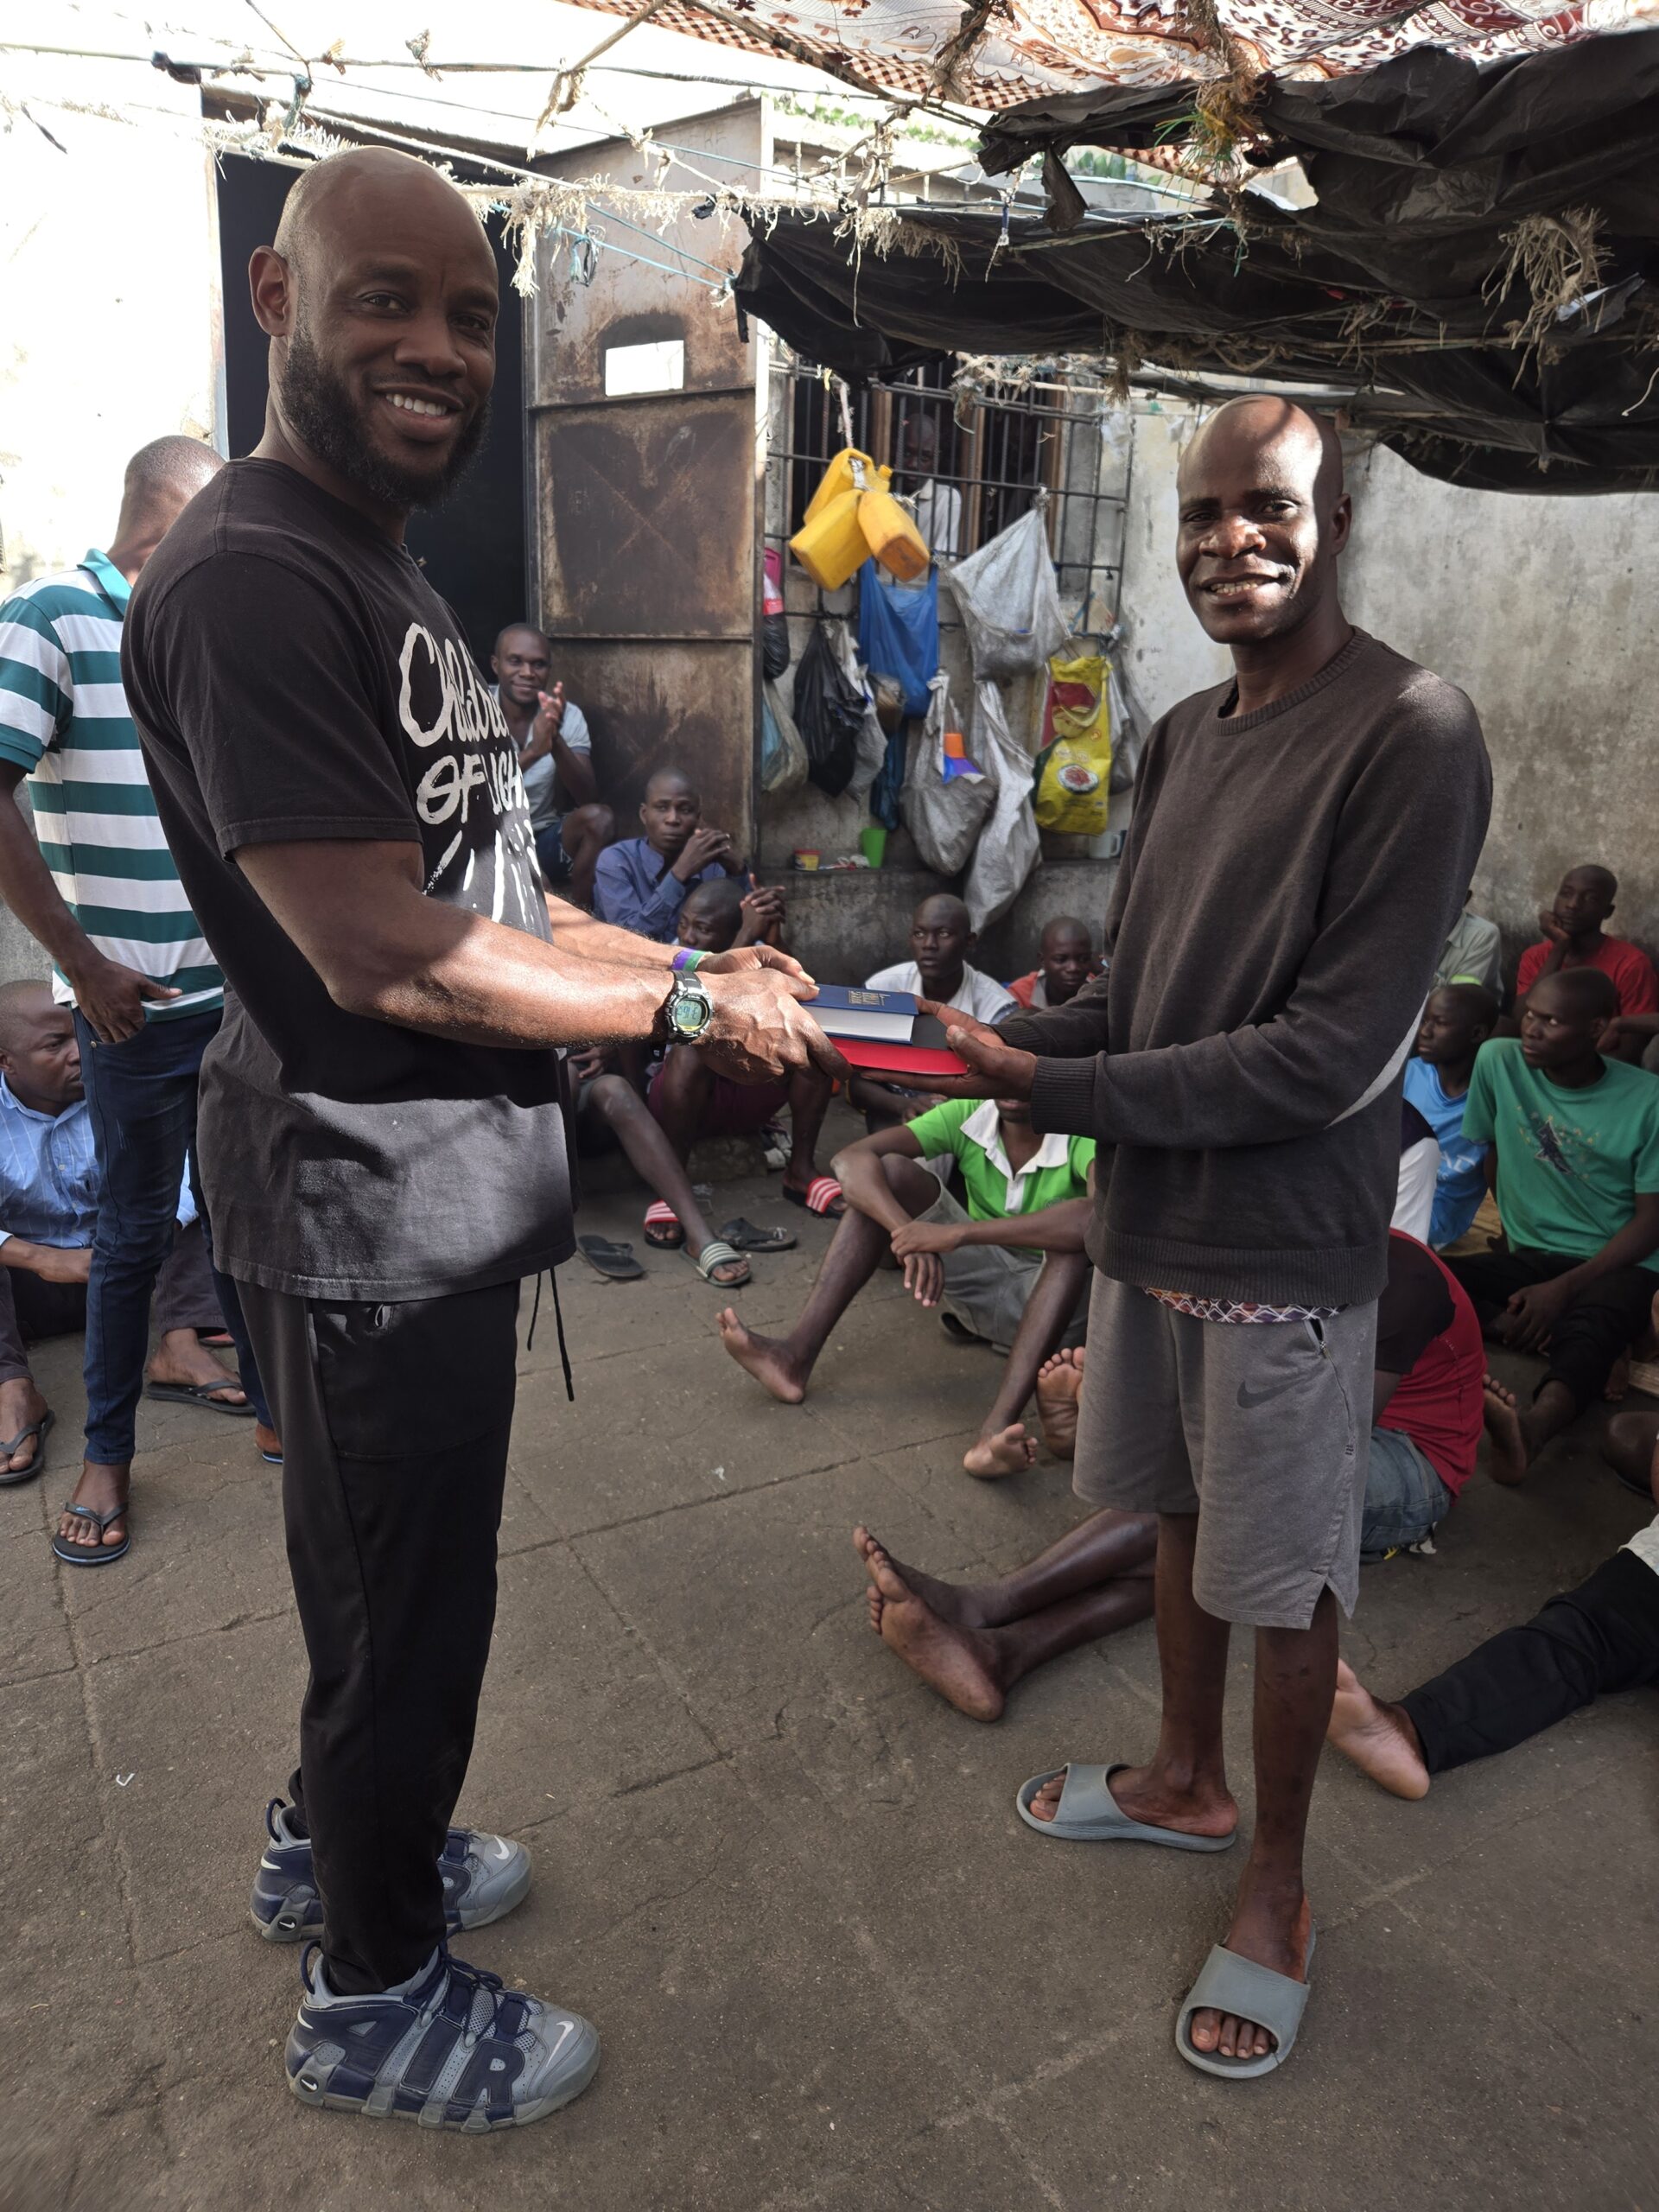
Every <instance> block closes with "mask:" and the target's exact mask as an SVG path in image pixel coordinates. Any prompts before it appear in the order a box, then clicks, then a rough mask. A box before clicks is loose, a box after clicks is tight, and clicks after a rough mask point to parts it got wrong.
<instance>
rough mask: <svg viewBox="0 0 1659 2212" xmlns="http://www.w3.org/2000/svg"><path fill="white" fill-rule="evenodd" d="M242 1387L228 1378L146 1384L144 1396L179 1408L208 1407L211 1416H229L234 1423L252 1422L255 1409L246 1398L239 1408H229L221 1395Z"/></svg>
mask: <svg viewBox="0 0 1659 2212" xmlns="http://www.w3.org/2000/svg"><path fill="white" fill-rule="evenodd" d="M241 1388H242V1385H241V1384H240V1383H238V1382H236V1381H235V1380H233V1378H232V1376H228V1375H227V1376H226V1377H225V1380H224V1381H223V1382H222V1383H145V1385H144V1395H145V1396H146V1397H147V1398H160V1399H162V1400H163V1401H165V1402H168V1403H169V1404H172V1405H177V1406H206V1407H207V1410H208V1412H209V1413H210V1414H229V1415H230V1416H231V1418H232V1421H251V1420H252V1419H253V1408H252V1406H251V1403H250V1402H249V1401H248V1400H247V1399H246V1398H244V1399H243V1401H242V1402H241V1404H240V1405H239V1406H227V1405H226V1402H225V1401H224V1400H223V1398H221V1397H220V1396H219V1392H220V1391H221V1390H239V1389H241Z"/></svg>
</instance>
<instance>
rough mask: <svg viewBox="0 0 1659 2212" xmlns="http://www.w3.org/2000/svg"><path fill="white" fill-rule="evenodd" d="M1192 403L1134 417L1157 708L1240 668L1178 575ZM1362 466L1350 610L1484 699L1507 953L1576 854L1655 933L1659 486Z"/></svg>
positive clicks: (1147, 688) (1142, 638)
mask: <svg viewBox="0 0 1659 2212" xmlns="http://www.w3.org/2000/svg"><path fill="white" fill-rule="evenodd" d="M1195 419H1196V418H1195V417H1194V416H1192V413H1191V412H1190V411H1189V410H1186V409H1185V408H1182V407H1179V406H1175V405H1173V404H1171V403H1168V402H1164V403H1161V404H1149V403H1145V402H1142V403H1138V404H1137V405H1136V409H1135V449H1134V450H1135V457H1134V469H1133V475H1132V480H1131V497H1130V508H1129V528H1128V548H1127V551H1126V555H1125V569H1126V575H1125V604H1126V606H1127V608H1128V615H1129V620H1130V623H1131V625H1132V639H1133V642H1132V645H1131V649H1130V652H1129V653H1128V670H1129V673H1130V676H1131V678H1132V681H1133V682H1134V684H1135V690H1136V693H1137V696H1139V698H1140V700H1141V704H1142V705H1143V706H1144V707H1145V708H1146V709H1147V712H1148V713H1149V714H1152V715H1159V714H1161V713H1162V712H1163V711H1164V710H1165V709H1166V708H1167V707H1170V706H1172V705H1173V704H1174V702H1176V701H1177V700H1178V699H1180V698H1182V697H1184V696H1185V695H1186V694H1187V693H1188V692H1191V691H1194V690H1199V689H1201V688H1202V687H1203V686H1205V685H1206V684H1210V683H1217V682H1219V681H1220V680H1221V678H1222V677H1223V676H1224V674H1225V672H1226V667H1227V663H1226V657H1225V655H1224V653H1222V652H1219V651H1218V650H1217V648H1216V647H1215V646H1213V645H1211V644H1210V643H1209V642H1208V640H1207V639H1205V636H1204V634H1203V632H1201V631H1200V630H1199V628H1198V624H1197V622H1196V621H1195V620H1194V619H1193V617H1192V614H1191V613H1190V612H1189V611H1188V608H1187V606H1186V601H1185V597H1184V595H1183V594H1182V592H1181V589H1180V587H1179V583H1178V582H1177V581H1176V576H1175V554H1174V543H1175V483H1174V476H1175V465H1176V462H1177V461H1178V459H1179V452H1180V448H1181V445H1182V444H1183V442H1185V438H1186V437H1187V436H1188V435H1190V434H1191V430H1192V424H1193V422H1194V420H1195ZM1349 482H1350V486H1351V490H1352V493H1353V499H1354V534H1353V538H1352V540H1351V543H1350V546H1349V550H1348V552H1347V554H1346V556H1345V557H1344V564H1343V569H1344V578H1343V582H1344V599H1345V602H1346V605H1347V608H1348V612H1349V613H1350V614H1351V617H1352V618H1353V620H1355V621H1356V622H1358V623H1360V624H1361V625H1363V627H1364V628H1366V629H1368V630H1370V631H1372V632H1374V633H1375V634H1376V635H1377V636H1378V637H1381V638H1383V639H1386V640H1387V641H1388V643H1389V645H1394V646H1395V647H1396V648H1397V649H1398V650H1399V651H1400V652H1403V653H1408V654H1409V655H1410V656H1411V658H1413V659H1414V660H1418V661H1421V662H1422V663H1423V664H1424V665H1425V666H1427V667H1429V668H1432V669H1433V670H1435V671H1436V672H1437V673H1438V674H1440V675H1441V676H1444V677H1446V678H1447V679H1448V680H1449V681H1451V682H1452V683H1458V684H1460V685H1461V686H1462V687H1463V689H1464V690H1465V691H1467V692H1468V694H1469V696H1470V697H1471V699H1472V700H1473V701H1474V702H1475V705H1476V708H1477V709H1478V711H1479V714H1480V717H1481V721H1482V723H1483V725H1484V729H1485V732H1486V742H1487V745H1488V747H1489V748H1490V750H1491V756H1492V768H1493V777H1494V787H1495V789H1494V803H1493V809H1492V826H1491V833H1490V835H1489V836H1488V839H1487V842H1486V849H1485V851H1484V854H1483V855H1482V857H1481V861H1480V866H1479V868H1478V871H1477V873H1476V877H1475V904H1476V906H1477V907H1478V909H1479V910H1480V911H1481V912H1484V913H1487V914H1490V915H1491V917H1492V918H1493V919H1494V920H1495V921H1497V923H1498V924H1499V925H1500V927H1501V928H1502V929H1503V933H1504V938H1505V943H1506V950H1507V952H1508V957H1509V962H1510V966H1511V967H1512V966H1513V963H1514V960H1515V957H1516V953H1517V951H1518V950H1519V949H1520V946H1521V945H1522V944H1525V943H1529V942H1531V941H1532V940H1533V939H1534V938H1535V937H1536V936H1537V934H1538V932H1537V927H1536V921H1535V916H1536V910H1537V908H1538V906H1539V905H1540V904H1541V902H1542V901H1544V900H1546V899H1548V896H1549V894H1550V893H1553V891H1554V887H1555V885H1556V883H1557V881H1558V880H1559V879H1560V875H1561V874H1562V873H1563V871H1564V870H1565V869H1566V868H1569V867H1571V866H1572V865H1573V863H1574V862H1575V861H1588V860H1595V861H1602V862H1604V863H1605V865H1606V866H1608V867H1610V868H1613V869H1614V870H1615V871H1616V872H1617V873H1618V876H1619V878H1620V880H1621V884H1622V890H1621V893H1620V898H1619V908H1618V917H1617V920H1616V923H1615V926H1616V928H1618V930H1619V931H1620V932H1621V933H1622V934H1624V935H1626V936H1629V937H1631V938H1636V939H1637V941H1638V942H1640V943H1642V944H1645V945H1646V947H1647V948H1648V950H1649V951H1653V950H1656V948H1659V780H1656V778H1655V776H1654V774H1653V772H1652V765H1651V764H1652V759H1653V734H1652V733H1653V728H1654V720H1655V714H1656V706H1655V702H1656V699H1659V632H1656V629H1655V628H1654V626H1652V624H1651V618H1650V616H1648V615H1644V614H1643V607H1644V605H1645V604H1646V603H1647V598H1648V590H1647V588H1646V587H1647V585H1648V580H1649V579H1650V578H1651V577H1652V576H1653V575H1655V573H1656V571H1659V499H1653V498H1651V497H1648V498H1643V497H1641V496H1639V495H1630V496H1628V497H1624V496H1621V497H1608V498H1603V499H1549V498H1531V497H1525V496H1520V495H1513V494H1507V495H1506V494H1503V493H1489V492H1467V491H1460V490H1457V489H1454V488H1453V487H1452V486H1450V485H1446V484H1441V483H1439V482H1437V481H1436V480H1433V478H1431V477H1427V476H1422V475H1420V474H1418V473H1417V471H1416V470H1415V469H1413V468H1411V467H1408V466H1407V464H1406V463H1405V462H1404V461H1400V460H1398V459H1397V458H1396V457H1395V455H1394V454H1390V453H1387V452H1383V451H1382V450H1380V449H1378V450H1374V451H1372V452H1370V453H1369V454H1365V455H1364V456H1363V457H1362V458H1361V459H1359V460H1358V461H1355V462H1353V463H1352V464H1351V467H1350V472H1349Z"/></svg>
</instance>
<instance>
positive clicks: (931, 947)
mask: <svg viewBox="0 0 1659 2212" xmlns="http://www.w3.org/2000/svg"><path fill="white" fill-rule="evenodd" d="M978 941H979V940H978V937H977V935H976V931H975V929H974V925H973V923H972V921H971V919H970V918H969V913H968V909H967V908H966V906H963V903H962V901H961V899H953V898H952V897H951V896H950V893H948V892H939V893H936V894H935V895H934V896H933V897H931V898H929V899H923V901H922V903H921V905H920V906H918V907H917V909H916V912H914V913H913V914H912V917H911V921H910V958H909V959H908V960H899V961H895V962H894V963H893V966H892V967H891V968H878V969H876V971H875V973H874V976H866V977H865V978H864V988H865V989H866V990H867V991H909V992H910V993H911V994H912V995H913V996H914V997H916V998H919V999H931V1000H932V1001H934V1002H935V1003H936V1004H937V1005H938V1006H940V1007H954V1008H955V1009H956V1011H957V1013H958V1014H972V1015H973V1017H974V1019H975V1020H976V1021H990V1022H996V1021H1001V1020H1002V1018H1003V1016H1004V1015H1005V1014H1012V1013H1013V1012H1014V1007H1015V1004H1016V1001H1015V1000H1014V995H1013V993H1012V992H1011V991H1007V990H1004V988H1002V986H1001V983H999V982H995V980H994V979H993V978H992V977H991V976H987V975H984V974H983V973H982V971H981V970H980V969H977V968H975V967H972V966H971V965H970V964H969V954H970V953H971V952H972V951H973V950H974V947H975V946H976V944H977V943H978ZM847 1096H848V1098H849V1102H850V1103H852V1104H853V1105H855V1106H856V1107H857V1108H858V1109H860V1110H861V1112H862V1114H863V1116H864V1123H865V1127H866V1128H868V1130H870V1131H871V1133H872V1134H874V1131H875V1130H877V1129H887V1128H893V1125H894V1124H895V1122H908V1121H913V1120H914V1119H915V1117H916V1116H917V1115H918V1114H925V1113H926V1112H927V1111H928V1109H929V1108H930V1107H933V1106H937V1105H938V1103H939V1102H938V1096H937V1095H936V1094H935V1093H934V1092H932V1091H930V1090H912V1089H910V1088H907V1087H906V1085H905V1084H896V1083H878V1082H877V1081H876V1080H875V1079H874V1077H871V1076H864V1075H856V1076H855V1077H853V1079H852V1081H851V1083H850V1084H849V1085H848V1087H847Z"/></svg>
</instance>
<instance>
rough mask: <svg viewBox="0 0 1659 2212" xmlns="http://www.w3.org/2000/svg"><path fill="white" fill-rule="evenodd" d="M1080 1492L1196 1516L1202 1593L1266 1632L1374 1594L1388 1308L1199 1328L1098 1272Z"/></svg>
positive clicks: (1081, 1429) (1138, 1508) (1080, 1436)
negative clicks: (1362, 1558)
mask: <svg viewBox="0 0 1659 2212" xmlns="http://www.w3.org/2000/svg"><path fill="white" fill-rule="evenodd" d="M1088 1342H1089V1357H1088V1362H1087V1364H1086V1366H1085V1367H1084V1385H1083V1400H1082V1404H1081V1406H1080V1408H1079V1410H1078V1421H1077V1461H1076V1476H1075V1488H1076V1490H1077V1495H1078V1497H1082V1498H1085V1499H1087V1501H1088V1502H1089V1503H1090V1504H1091V1505H1116V1506H1122V1507H1124V1508H1126V1509H1127V1510H1129V1511H1131V1512H1136V1513H1196V1514H1197V1515H1198V1553H1197V1557H1196V1559H1195V1561H1194V1564H1193V1570H1192V1592H1193V1595H1194V1596H1195V1597H1196V1598H1197V1599H1198V1603H1199V1605H1202V1606H1203V1607H1204V1609H1205V1612H1207V1613H1214V1614H1215V1615H1216V1616H1217V1618H1218V1619H1221V1620H1226V1621H1236V1622H1239V1623H1240V1624H1243V1625H1245V1626H1247V1627H1251V1628H1306V1626H1307V1625H1308V1624H1309V1622H1310V1621H1311V1620H1312V1619H1313V1608H1314V1606H1315V1605H1316V1604H1317V1603H1318V1602H1319V1593H1320V1592H1321V1591H1322V1590H1324V1589H1325V1586H1327V1584H1328V1585H1329V1586H1330V1587H1331V1588H1332V1590H1334V1591H1335V1592H1336V1593H1337V1598H1338V1602H1339V1603H1340V1605H1341V1606H1342V1609H1343V1611H1344V1612H1346V1613H1351V1612H1352V1611H1353V1610H1354V1599H1355V1598H1356V1596H1357V1594H1358V1590H1359V1535H1360V1520H1361V1515H1362V1511H1363V1506H1364V1500H1365V1472H1366V1466H1367V1461H1368V1454H1369V1450H1370V1436H1371V1376H1372V1371H1373V1368H1374V1365H1375V1358H1376V1305H1375V1304H1371V1305H1369V1306H1349V1307H1348V1308H1347V1309H1346V1311H1345V1312H1344V1313H1338V1315H1337V1316H1336V1318H1335V1319H1334V1320H1331V1321H1325V1322H1313V1321H1283V1322H1268V1323H1255V1322H1248V1323H1247V1322H1229V1321H1198V1320H1195V1319H1193V1318H1192V1316H1191V1315H1190V1314H1186V1313H1176V1312H1175V1311H1174V1310H1173V1308H1172V1307H1170V1306H1165V1305H1162V1304H1160V1301H1159V1300H1157V1299H1155V1298H1149V1297H1148V1296H1147V1294H1146V1292H1145V1291H1144V1290H1137V1289H1135V1288H1133V1287H1131V1286H1130V1285H1129V1284H1128V1283H1122V1282H1114V1281H1111V1280H1110V1279H1109V1277H1107V1276H1105V1275H1103V1274H1098V1273H1096V1276H1095V1279H1094V1291H1093V1295H1092V1297H1091V1299H1090V1306H1089V1339H1088Z"/></svg>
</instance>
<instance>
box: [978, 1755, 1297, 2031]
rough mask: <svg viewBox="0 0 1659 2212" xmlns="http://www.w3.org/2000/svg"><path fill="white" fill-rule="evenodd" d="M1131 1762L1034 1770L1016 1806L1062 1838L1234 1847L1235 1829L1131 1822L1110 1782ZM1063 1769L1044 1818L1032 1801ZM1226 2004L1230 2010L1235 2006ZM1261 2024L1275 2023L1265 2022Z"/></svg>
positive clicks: (1030, 1822)
mask: <svg viewBox="0 0 1659 2212" xmlns="http://www.w3.org/2000/svg"><path fill="white" fill-rule="evenodd" d="M1127 1768H1128V1760H1127V1759H1120V1760H1119V1761H1118V1762H1117V1764H1116V1766H1079V1765H1078V1764H1077V1763H1076V1762H1075V1761H1073V1762H1071V1764H1069V1765H1066V1766H1057V1767H1055V1768H1054V1769H1053V1770H1052V1772H1050V1773H1048V1774H1033V1776H1032V1777H1031V1780H1030V1781H1029V1782H1022V1783H1020V1789H1019V1792H1018V1794H1017V1796H1015V1798H1014V1810H1015V1812H1017V1813H1018V1814H1019V1815H1020V1819H1021V1820H1022V1821H1024V1822H1025V1824H1026V1826H1027V1827H1028V1828H1035V1829H1036V1831H1037V1833H1038V1834H1039V1835H1046V1836H1052V1837H1053V1838H1055V1839H1056V1840H1058V1842H1061V1843H1161V1844H1162V1845H1164V1846H1165V1847H1166V1849H1168V1850H1170V1851H1227V1850H1230V1848H1231V1847H1232V1843H1233V1839H1234V1837H1235V1836H1236V1835H1237V1834H1238V1830H1237V1829H1236V1828H1235V1829H1234V1830H1233V1833H1232V1835H1183V1834H1181V1832H1180V1830H1179V1828H1158V1827H1151V1826H1150V1825H1149V1824H1148V1823H1147V1821H1132V1820H1131V1819H1130V1818H1129V1816H1128V1814H1127V1813H1126V1812H1125V1811H1124V1810H1123V1808H1122V1806H1121V1805H1120V1804H1119V1803H1118V1802H1117V1800H1116V1797H1114V1796H1113V1795H1112V1793H1111V1790H1110V1789H1109V1787H1108V1786H1107V1785H1108V1783H1109V1781H1110V1779H1111V1777H1112V1776H1113V1775H1115V1774H1122V1773H1123V1772H1125V1770H1127ZM1060 1774H1063V1775H1064V1776H1065V1789H1062V1790H1061V1792H1060V1802H1059V1803H1058V1806H1057V1807H1056V1808H1055V1812H1054V1818H1053V1819H1052V1821H1039V1819H1038V1817H1037V1815H1036V1814H1035V1813H1033V1811H1032V1809H1031V1801H1032V1799H1033V1797H1034V1796H1036V1795H1037V1792H1038V1791H1039V1789H1041V1788H1042V1786H1043V1784H1044V1783H1046V1782H1052V1781H1053V1779H1054V1777H1055V1776H1056V1775H1060ZM1208 2002H1209V1999H1207V1998H1206V1999H1205V2003H1206V2004H1207V2003H1208ZM1225 2009H1226V2010H1227V2011H1229V2012H1231V2011H1232V2010H1234V2007H1233V2006H1231V2005H1228V2006H1227V2007H1226V2008H1225ZM1247 2017H1248V2018H1250V2019H1252V2020H1253V2019H1255V2018H1256V2017H1257V2016H1256V2015H1255V2013H1254V2012H1251V2013H1249V2015H1248V2016H1247ZM1262 2025H1263V2026H1264V2027H1268V2026H1271V2025H1272V2023H1271V2022H1270V2021H1263V2022H1262Z"/></svg>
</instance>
